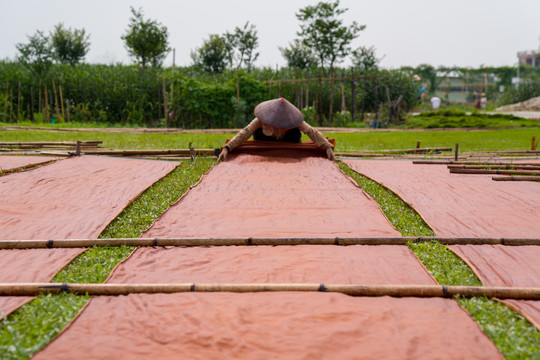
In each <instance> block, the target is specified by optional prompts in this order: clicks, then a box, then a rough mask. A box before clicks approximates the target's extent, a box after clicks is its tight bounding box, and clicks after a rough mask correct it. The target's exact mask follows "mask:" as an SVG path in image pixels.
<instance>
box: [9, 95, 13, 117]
mask: <svg viewBox="0 0 540 360" xmlns="http://www.w3.org/2000/svg"><path fill="white" fill-rule="evenodd" d="M9 94H10V95H9V121H10V122H11V119H13V102H12V99H13V89H10V90H9Z"/></svg>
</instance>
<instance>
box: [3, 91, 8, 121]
mask: <svg viewBox="0 0 540 360" xmlns="http://www.w3.org/2000/svg"><path fill="white" fill-rule="evenodd" d="M8 94H9V83H6V98H5V99H4V122H6V115H7V102H8Z"/></svg>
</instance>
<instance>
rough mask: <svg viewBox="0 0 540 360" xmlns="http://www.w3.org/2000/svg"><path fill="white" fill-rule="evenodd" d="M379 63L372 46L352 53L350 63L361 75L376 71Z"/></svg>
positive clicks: (363, 47) (360, 48)
mask: <svg viewBox="0 0 540 360" xmlns="http://www.w3.org/2000/svg"><path fill="white" fill-rule="evenodd" d="M379 61H380V60H379V59H377V57H376V55H375V47H373V46H371V47H365V46H361V47H359V48H358V49H356V50H354V51H353V52H352V63H353V65H354V66H355V67H356V68H358V70H360V72H361V73H362V74H366V73H368V72H369V71H371V70H375V69H377V68H378V64H379Z"/></svg>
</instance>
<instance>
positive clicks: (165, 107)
mask: <svg viewBox="0 0 540 360" xmlns="http://www.w3.org/2000/svg"><path fill="white" fill-rule="evenodd" d="M163 112H164V113H165V114H164V115H165V116H164V118H165V127H167V126H168V121H167V120H168V117H169V111H168V109H167V88H166V87H165V76H163Z"/></svg>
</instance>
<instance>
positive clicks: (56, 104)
mask: <svg viewBox="0 0 540 360" xmlns="http://www.w3.org/2000/svg"><path fill="white" fill-rule="evenodd" d="M52 86H53V91H54V104H55V108H56V118H57V120H58V123H60V107H59V106H58V94H57V93H56V84H55V83H54V78H53V79H52ZM62 122H63V119H62Z"/></svg>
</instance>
